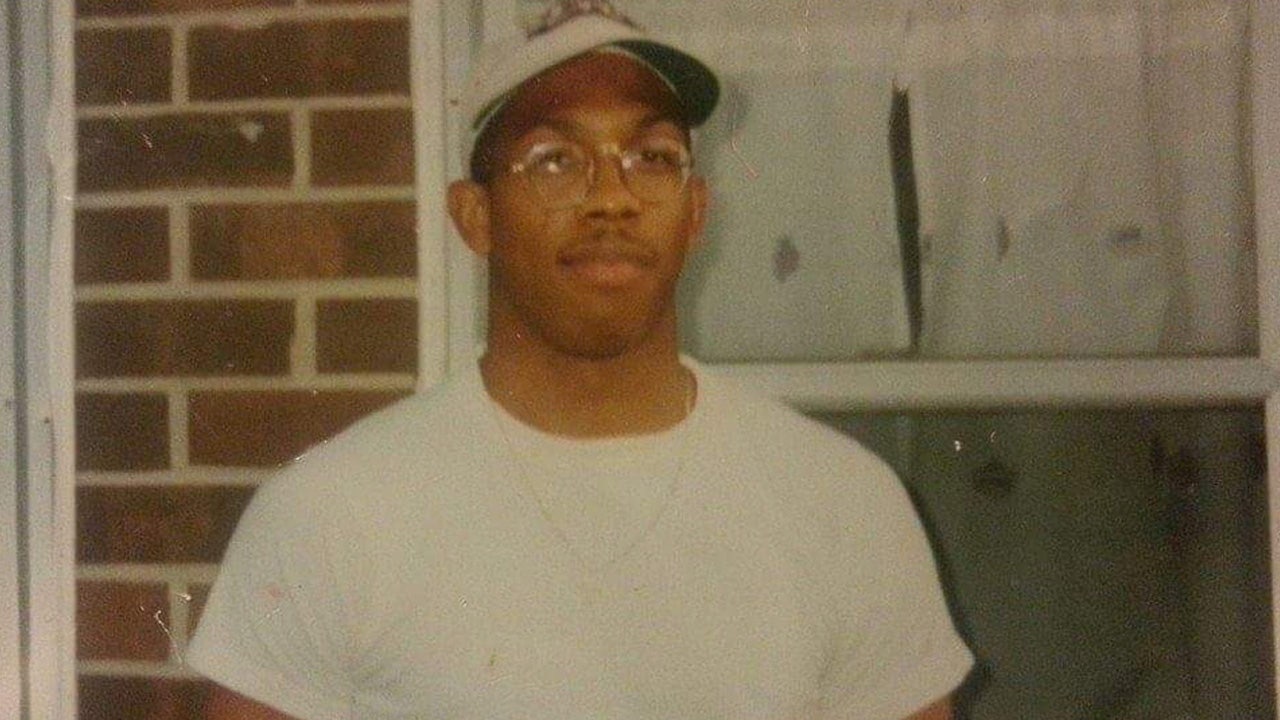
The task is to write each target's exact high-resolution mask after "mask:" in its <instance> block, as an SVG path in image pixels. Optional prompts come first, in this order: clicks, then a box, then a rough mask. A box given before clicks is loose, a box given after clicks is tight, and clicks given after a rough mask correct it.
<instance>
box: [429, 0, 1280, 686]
mask: <svg viewBox="0 0 1280 720" xmlns="http://www.w3.org/2000/svg"><path fill="white" fill-rule="evenodd" d="M1251 2H1252V5H1253V7H1252V13H1253V15H1252V17H1253V21H1252V23H1251V29H1252V33H1253V34H1252V40H1251V42H1252V48H1251V53H1252V58H1253V60H1252V67H1251V74H1252V78H1251V82H1252V89H1251V93H1252V102H1253V104H1252V121H1253V122H1252V126H1253V134H1254V137H1253V157H1254V158H1255V162H1254V166H1255V167H1254V200H1255V215H1256V231H1257V233H1256V237H1257V253H1258V262H1257V267H1258V295H1259V298H1258V299H1259V303H1258V309H1259V332H1260V338H1259V347H1260V351H1259V354H1258V356H1257V357H1232V358H1155V359H1115V360H1070V359H1063V360H1043V361H1041V360H996V361H988V360H954V361H928V360H925V361H914V360H904V361H889V362H883V361H875V362H852V361H851V362H835V363H759V362H750V363H733V364H719V365H712V366H711V369H712V370H713V371H715V372H718V373H721V374H726V375H729V376H732V377H735V378H738V379H740V380H743V381H745V382H747V383H749V385H750V386H751V387H754V388H758V389H760V390H761V391H763V392H765V393H767V394H770V395H772V396H774V397H776V398H778V399H781V400H784V401H786V402H789V403H791V404H793V405H795V406H797V407H800V408H802V409H804V410H814V411H852V410H864V411H867V410H876V411H886V410H892V411H900V410H913V409H925V408H929V409H937V408H956V409H960V408H964V409H979V408H981V409H991V408H1014V407H1017V408H1022V407H1035V406H1039V407H1044V406H1052V407H1057V408H1060V407H1073V406H1075V407H1080V406H1090V407H1108V406H1110V407H1120V406H1127V407H1132V406H1143V405H1146V406H1153V407H1171V406H1179V407H1206V406H1217V405H1223V404H1229V405H1242V404H1250V405H1261V406H1265V413H1266V438H1267V439H1266V444H1267V490H1268V498H1269V500H1268V502H1269V511H1270V516H1269V534H1270V546H1271V547H1272V548H1275V549H1274V550H1273V551H1272V554H1271V561H1270V562H1271V577H1272V598H1273V600H1272V607H1271V611H1272V626H1273V627H1276V628H1280V163H1275V162H1268V161H1266V159H1268V158H1280V3H1276V2H1272V1H1271V0H1251ZM448 5H450V7H449V8H446V9H441V8H439V7H438V6H437V4H435V3H430V2H423V1H421V0H420V1H418V2H415V5H414V9H415V12H416V20H415V26H418V25H421V26H422V27H424V28H428V29H429V30H430V31H431V32H433V33H437V38H436V40H435V41H434V43H433V44H427V45H426V47H429V48H430V50H431V51H432V52H439V50H440V49H441V48H444V49H445V50H446V55H447V57H448V58H449V60H448V63H449V64H448V65H447V66H444V65H441V64H440V63H439V61H438V60H437V63H436V64H432V65H428V64H427V63H426V61H425V58H424V61H423V66H424V67H427V66H429V67H432V68H434V69H437V70H443V72H440V73H438V74H434V75H433V76H432V78H431V82H430V83H429V87H427V86H424V87H423V88H421V89H422V90H423V92H424V94H423V95H420V96H419V97H418V102H417V103H416V105H417V107H419V108H421V107H424V106H429V107H430V108H432V110H431V111H430V112H431V113H432V123H431V124H428V123H425V122H420V124H419V126H418V129H419V132H422V133H427V134H432V136H433V137H435V138H438V137H439V135H440V130H439V129H440V128H444V136H445V137H446V138H447V140H446V141H444V143H443V144H441V143H439V142H438V141H437V142H435V144H432V145H430V147H431V148H432V149H433V150H437V151H438V150H440V149H442V148H443V149H444V150H445V151H446V152H445V154H446V159H445V160H444V161H443V162H440V161H438V160H432V161H431V167H432V174H431V175H430V176H427V177H423V176H420V177H419V187H420V188H421V194H420V205H419V207H420V212H422V213H423V214H424V216H425V217H428V218H431V219H432V223H433V225H432V227H431V230H432V232H433V233H434V234H426V235H423V238H424V244H427V245H432V246H434V247H433V250H432V252H433V253H434V257H445V258H448V262H447V265H446V266H447V268H448V278H447V283H448V287H447V289H446V290H445V293H446V295H447V299H446V300H445V301H444V302H443V303H442V304H440V305H439V307H442V308H443V309H444V311H445V314H444V315H441V316H439V317H435V318H432V319H430V320H426V321H424V322H426V323H428V324H429V326H430V327H424V330H425V331H428V332H430V333H432V334H423V335H422V337H437V338H438V340H439V342H438V343H437V346H436V347H435V348H432V349H430V350H424V358H425V357H426V354H425V353H430V354H431V357H432V358H433V359H436V360H437V361H439V360H440V359H441V352H442V350H443V363H442V365H441V366H442V368H443V369H444V370H447V368H449V367H458V366H460V365H462V364H465V363H470V362H474V359H475V357H476V352H477V347H478V345H479V343H480V338H479V337H478V333H477V328H478V327H479V326H480V324H479V322H478V321H479V317H480V316H481V314H482V312H483V297H482V292H481V290H480V288H481V287H482V285H483V282H482V277H481V273H480V270H479V265H478V263H477V262H476V261H475V260H474V259H473V258H472V257H471V256H470V254H469V253H468V252H467V251H466V250H465V248H464V247H463V246H462V243H461V241H460V240H459V238H458V237H457V235H456V233H455V232H454V231H453V229H452V227H451V226H450V225H449V224H448V220H447V214H446V213H445V211H444V201H443V197H444V190H445V188H446V186H447V182H448V179H449V178H452V177H458V176H459V175H460V174H461V172H460V170H461V168H460V163H459V160H458V155H459V152H458V146H460V145H461V143H462V139H463V138H464V136H463V134H462V131H464V130H465V129H464V128H463V127H462V124H461V122H460V119H459V117H458V115H459V113H458V111H457V109H456V107H457V103H456V102H452V101H453V100H455V99H456V98H455V97H454V95H456V93H457V87H456V85H457V83H458V78H461V77H462V76H463V73H464V69H465V68H464V66H465V58H467V57H469V56H470V50H472V48H471V47H469V44H470V43H474V42H476V39H475V38H472V37H471V33H472V32H473V28H476V27H477V26H479V27H482V28H484V29H485V31H484V33H483V34H484V35H486V36H489V37H503V36H510V35H511V34H513V33H514V32H515V29H516V27H517V26H518V18H517V17H516V15H517V8H518V0H498V1H496V2H487V3H486V2H484V0H472V2H471V3H449V4H448ZM415 46H416V47H424V43H421V42H418V43H415ZM451 93H453V94H452V95H451ZM439 108H444V109H445V117H443V118H441V117H440V116H439V115H437V114H435V112H436V109H439ZM433 127H434V128H436V129H435V130H434V131H433V130H432V129H431V128H433ZM418 157H419V158H420V159H421V158H422V149H421V148H420V149H419V155H418ZM441 225H443V226H441ZM422 289H423V292H424V293H426V292H438V291H439V288H437V287H434V286H429V285H428V283H427V281H426V280H425V279H424V284H423V288H422ZM424 367H425V365H424ZM1277 638H1280V631H1278V632H1276V633H1275V634H1274V637H1273V646H1272V650H1273V653H1274V656H1275V657H1277V658H1280V641H1278V640H1277ZM1276 690H1277V695H1278V696H1280V673H1278V674H1277V682H1276Z"/></svg>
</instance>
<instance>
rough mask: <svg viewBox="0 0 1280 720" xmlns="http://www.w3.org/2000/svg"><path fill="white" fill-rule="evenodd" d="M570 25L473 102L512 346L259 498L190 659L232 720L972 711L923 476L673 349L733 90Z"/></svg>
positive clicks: (481, 225) (607, 30) (471, 192)
mask: <svg viewBox="0 0 1280 720" xmlns="http://www.w3.org/2000/svg"><path fill="white" fill-rule="evenodd" d="M563 9H565V12H564V13H563V14H561V15H559V16H556V17H553V18H551V22H549V23H548V27H546V28H545V29H543V30H542V31H541V32H538V33H536V34H534V35H533V36H532V37H531V38H530V39H529V40H528V41H527V42H526V43H523V44H520V45H509V46H508V47H507V48H505V51H499V52H498V54H497V55H495V56H494V57H493V58H492V59H491V60H489V61H486V62H482V63H481V64H480V65H479V67H478V70H477V71H476V78H477V79H476V81H475V82H474V83H473V85H472V88H471V90H470V94H469V97H468V99H467V100H468V101H467V103H466V105H467V107H468V108H469V109H471V110H473V111H474V115H473V117H474V118H475V120H476V123H477V127H478V128H479V133H478V137H477V139H476V141H475V144H474V147H473V150H472V158H471V160H472V162H471V167H472V173H471V174H472V177H471V179H469V180H462V181H458V182H456V183H454V184H453V185H452V186H451V188H450V191H449V208H450V212H451V214H452V216H453V219H454V222H455V224H456V225H457V227H458V230H459V231H460V232H461V234H462V236H463V238H464V239H465V240H466V242H467V244H468V246H469V247H471V248H472V249H473V250H474V251H475V252H477V253H478V254H480V255H481V256H483V257H485V258H487V259H488V263H489V279H490V283H489V293H490V303H489V312H490V315H489V336H488V345H487V348H486V351H485V353H484V355H483V357H482V358H481V359H480V361H479V363H478V367H475V368H467V369H465V370H464V371H463V372H461V373H459V374H458V375H457V376H455V377H454V378H452V379H451V380H450V381H448V382H447V383H446V384H445V385H444V386H443V387H441V388H439V389H437V390H435V391H433V392H431V393H430V394H428V395H426V396H424V397H420V398H415V399H411V400H408V401H406V402H404V403H401V404H399V405H397V406H396V407H395V408H393V409H391V410H388V411H386V412H383V413H379V414H378V415H376V416H374V417H372V418H370V419H368V420H366V421H364V422H362V423H360V424H358V425H357V426H356V427H355V428H353V429H352V430H350V431H348V432H347V433H346V434H345V435H343V436H342V437H341V438H339V439H337V440H335V441H334V442H331V443H329V444H327V445H326V446H324V447H322V448H318V449H317V450H315V451H313V452H311V453H310V454H308V455H307V456H306V457H304V458H303V459H302V460H300V461H299V462H297V463H296V464H295V465H294V466H293V467H291V468H290V469H289V470H287V471H286V472H285V473H284V474H282V475H281V476H280V477H278V478H277V479H275V480H273V481H272V482H271V483H269V484H267V485H266V486H264V487H263V488H262V490H261V491H260V492H259V493H258V495H257V497H256V498H255V500H254V503H253V505H252V507H251V508H250V509H249V511H248V512H247V513H246V515H245V517H244V519H243V520H242V522H241V526H240V527H239V528H238V530H237V534H236V537H235V539H234V540H233V542H232V545H231V547H230V549H229V551H228V554H227V557H226V560H225V563H224V567H223V571H222V574H221V576H220V577H219V580H218V583H217V585H216V587H215V589H214V592H213V595H212V597H211V598H210V601H209V605H208V608H207V609H206V611H205V614H204V618H203V620H202V622H201V627H200V634H199V637H198V638H197V640H196V642H195V644H194V646H193V648H192V649H191V651H190V653H189V655H190V657H189V659H190V662H191V664H192V665H193V666H194V667H195V668H196V669H197V670H200V671H201V672H203V673H205V674H206V675H207V676H209V677H210V678H211V679H213V680H215V681H216V682H218V683H219V684H220V685H221V686H222V689H220V690H219V692H218V693H217V694H216V697H215V699H214V702H213V704H212V707H211V709H210V716H211V717H213V718H281V717H296V718H300V719H301V720H339V719H342V720H346V719H348V718H360V719H366V718H370V719H375V720H377V719H382V718H388V719H389V718H420V719H422V720H427V719H429V718H476V719H479V718H486V719H497V718H536V719H542V718H548V719H549V718H561V719H563V718H610V719H616V720H629V719H636V720H639V719H642V718H644V719H648V718H655V719H656V718H663V719H664V720H665V719H674V718H681V719H688V720H702V719H704V718H708V719H709V718H733V719H734V720H745V719H748V718H761V719H766V718H767V719H777V720H793V719H800V718H815V719H816V718H905V717H912V718H928V719H935V718H948V717H950V715H951V713H950V708H949V703H948V700H947V697H948V695H949V693H950V691H951V690H952V689H953V688H954V687H955V686H956V685H957V684H958V683H959V682H960V681H961V679H962V678H963V676H964V674H965V673H966V671H967V669H968V667H969V664H970V660H971V658H970V656H969V653H968V651H967V650H966V649H965V647H964V646H963V644H962V643H961V642H960V641H959V639H958V638H957V637H956V635H955V632H954V631H953V629H952V626H951V623H950V620H949V618H948V615H947V611H946V608H945V605H944V602H943V600H942V596H941V593H940V592H939V589H938V584H937V580H936V577H935V571H934V566H933V562H932V559H931V557H930V554H929V550H928V547H927V543H926V542H925V539H924V536H923V533H922V532H921V529H920V527H919V524H918V522H917V521H916V518H915V516H914V514H913V512H912V509H911V506H910V504H909V502H908V501H907V498H906V495H905V493H904V492H903V490H902V488H901V486H900V485H899V483H898V481H897V479H896V478H895V477H894V476H893V475H892V473H891V472H890V471H889V470H888V469H887V468H886V467H885V466H884V465H883V464H882V463H881V462H879V461H878V460H877V459H876V458H875V457H873V456H872V455H870V454H869V453H867V452H866V451H865V450H863V449H861V448H859V447H857V446H856V445H853V444H851V443H850V442H849V441H847V440H846V439H844V438H843V437H842V436H840V435H838V434H836V433H834V432H832V431H829V430H827V429H825V428H823V427H821V426H819V425H816V424H813V423H811V422H809V421H807V420H805V419H803V418H801V417H799V416H797V415H796V414H794V413H792V412H791V411H789V410H787V409H785V408H782V407H780V406H778V405H776V404H774V403H772V402H769V401H765V400H761V399H756V398H753V397H751V396H748V395H745V394H742V393H740V392H739V391H737V390H735V389H734V388H732V387H730V386H729V385H728V384H727V383H724V382H722V381H719V380H716V379H715V378H713V377H710V376H707V375H705V374H704V373H702V372H701V371H700V370H699V369H698V368H697V367H696V365H694V364H692V363H690V362H687V361H685V360H684V359H682V358H681V356H680V355H679V354H678V351H677V347H678V346H677V338H676V315H675V305H674V300H673V298H674V293H675V285H676V281H677V278H678V277H679V275H680V271H681V268H682V267H683V266H684V261H685V256H686V254H687V253H688V252H689V251H690V249H691V248H692V247H693V246H694V245H695V244H696V243H697V241H698V239H699V237H700V235H701V233H702V229H703V225H704V222H705V216H706V207H707V195H708V189H707V186H706V181H705V180H704V179H702V178H700V177H698V176H697V175H695V174H693V173H692V171H691V166H690V155H689V131H690V128H691V127H693V126H695V125H697V124H699V123H701V122H702V121H703V120H705V119H706V117H707V115H708V114H709V113H710V111H711V109H712V107H713V106H714V103H715V97H716V88H717V85H716V81H715V78H714V76H713V75H712V74H711V73H710V71H708V70H707V69H706V68H705V67H704V66H703V65H702V64H701V63H699V62H698V61H697V60H695V59H693V58H692V57H690V56H688V55H685V54H683V53H682V52H680V51H679V50H676V49H675V48H672V47H670V46H667V45H662V44H659V43H656V42H654V41H652V40H649V39H647V38H645V37H644V36H643V35H642V34H641V33H640V32H639V31H638V30H636V29H635V28H634V27H633V26H631V25H630V24H629V23H628V22H627V21H625V19H623V18H621V17H620V16H617V15H616V13H613V12H612V11H611V10H610V9H609V8H608V7H607V6H605V5H604V4H603V3H600V2H575V3H565V4H564V5H563Z"/></svg>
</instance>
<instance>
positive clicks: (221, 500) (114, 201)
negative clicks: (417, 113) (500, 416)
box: [74, 0, 418, 720]
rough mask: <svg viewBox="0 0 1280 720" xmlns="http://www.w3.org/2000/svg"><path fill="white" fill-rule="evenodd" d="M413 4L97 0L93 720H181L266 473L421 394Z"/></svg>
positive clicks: (92, 219)
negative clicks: (212, 597) (221, 569)
mask: <svg viewBox="0 0 1280 720" xmlns="http://www.w3.org/2000/svg"><path fill="white" fill-rule="evenodd" d="M408 12H409V11H408V3H407V2H404V1H397V0H389V1H385V2H342V1H341V0H330V1H325V0H296V1H294V0H204V1H199V0H78V2H77V4H76V15H77V20H76V53H75V66H76V88H77V89H76V102H77V108H76V121H77V126H78V147H77V153H78V192H77V196H76V217H75V268H74V270H75V281H76V332H75V336H76V337H75V340H76V346H77V347H76V353H75V355H76V356H75V364H76V373H77V380H76V418H75V419H76V425H77V433H78V438H77V442H76V452H77V502H78V510H77V525H78V539H77V557H78V567H77V579H78V581H77V600H78V610H77V627H78V635H79V638H78V647H77V656H78V667H79V677H80V688H79V689H80V696H81V697H80V708H81V717H82V718H85V720H98V719H105V718H131V719H134V718H187V717H192V716H193V714H194V712H195V708H196V707H197V706H198V705H199V703H200V702H201V701H202V698H203V697H204V696H205V695H206V694H207V690H208V688H207V685H206V684H204V683H203V682H202V681H199V680H198V679H196V678H195V676H194V675H193V674H192V673H190V672H189V671H188V670H187V669H186V668H185V667H184V665H183V662H182V652H183V648H184V647H185V645H186V643H187V639H188V638H189V637H190V635H191V632H192V630H193V629H194V628H195V626H196V624H197V623H198V621H199V615H200V609H201V606H202V603H203V600H204V598H205V595H206V593H207V590H208V587H209V584H210V583H211V582H212V580H213V578H214V576H215V575H216V570H217V566H216V563H217V562H218V560H219V558H220V557H221V554H222V552H223V549H224V545H225V543H226V541H227V539H228V537H229V536H230V534H231V531H232V529H233V528H234V525H235V522H236V520H237V518H238V516H239V514H240V512H241V511H242V510H243V508H244V507H245V505H246V503H247V502H248V500H249V497H250V496H251V494H252V492H253V488H254V486H255V485H256V484H258V483H259V482H261V481H262V480H263V479H264V478H265V477H268V476H269V475H270V472H271V469H272V468H274V467H276V466H279V465H280V464H282V463H285V462H287V461H288V460H289V459H290V458H293V457H295V456H296V455H297V454H299V453H300V452H302V451H303V450H304V449H305V448H307V447H308V446H310V445H312V444H313V443H315V442H318V441H320V440H322V439H323V438H326V437H328V436H330V435H332V434H333V433H335V432H336V431H338V430H340V429H341V428H343V427H345V426H346V425H348V424H349V423H351V422H352V421H354V420H355V419H357V418H359V417H360V416H362V415H364V414H366V413H368V412H370V411H372V410H374V409H377V408H379V407H382V406H384V405H386V404H388V403H389V402H392V401H394V400H395V399H396V398H398V397H401V396H403V395H405V394H407V393H408V392H410V391H411V390H412V388H413V386H414V381H415V375H416V372H417V367H416V366H417V355H418V353H417V337H416V328H417V326H418V323H417V300H416V289H417V281H416V279H415V278H416V276H417V268H416V267H415V264H416V256H417V255H416V252H417V251H416V240H415V234H414V225H415V212H416V208H415V201H414V188H413V177H414V173H413V138H412V116H411V111H410V102H409V47H408V45H409V24H408Z"/></svg>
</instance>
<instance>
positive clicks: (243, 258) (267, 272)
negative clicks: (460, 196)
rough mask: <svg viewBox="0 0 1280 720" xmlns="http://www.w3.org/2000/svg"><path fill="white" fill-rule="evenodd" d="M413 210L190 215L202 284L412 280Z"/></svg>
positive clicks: (379, 206)
mask: <svg viewBox="0 0 1280 720" xmlns="http://www.w3.org/2000/svg"><path fill="white" fill-rule="evenodd" d="M415 222H416V220H415V217H414V205H413V203H412V202H375V203H350V204H342V205H338V204H331V205H326V204H319V203H308V204H301V203H300V204H288V205H216V206H197V207H194V208H192V210H191V255H192V259H191V263H192V268H191V272H192V275H193V276H194V277H196V278H199V279H201V280H238V279H248V280H256V279H292V278H331V277H413V276H414V275H415V274H416V272H417V234H416V230H415Z"/></svg>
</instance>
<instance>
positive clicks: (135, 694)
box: [78, 676, 213, 720]
mask: <svg viewBox="0 0 1280 720" xmlns="http://www.w3.org/2000/svg"><path fill="white" fill-rule="evenodd" d="M212 690H213V684H212V683H210V682H208V681H205V680H163V679H160V678H123V677H111V676H81V677H80V712H79V715H78V720H195V718H200V717H203V716H204V715H203V708H204V706H205V703H207V702H208V700H209V695H210V693H211V691H212Z"/></svg>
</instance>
